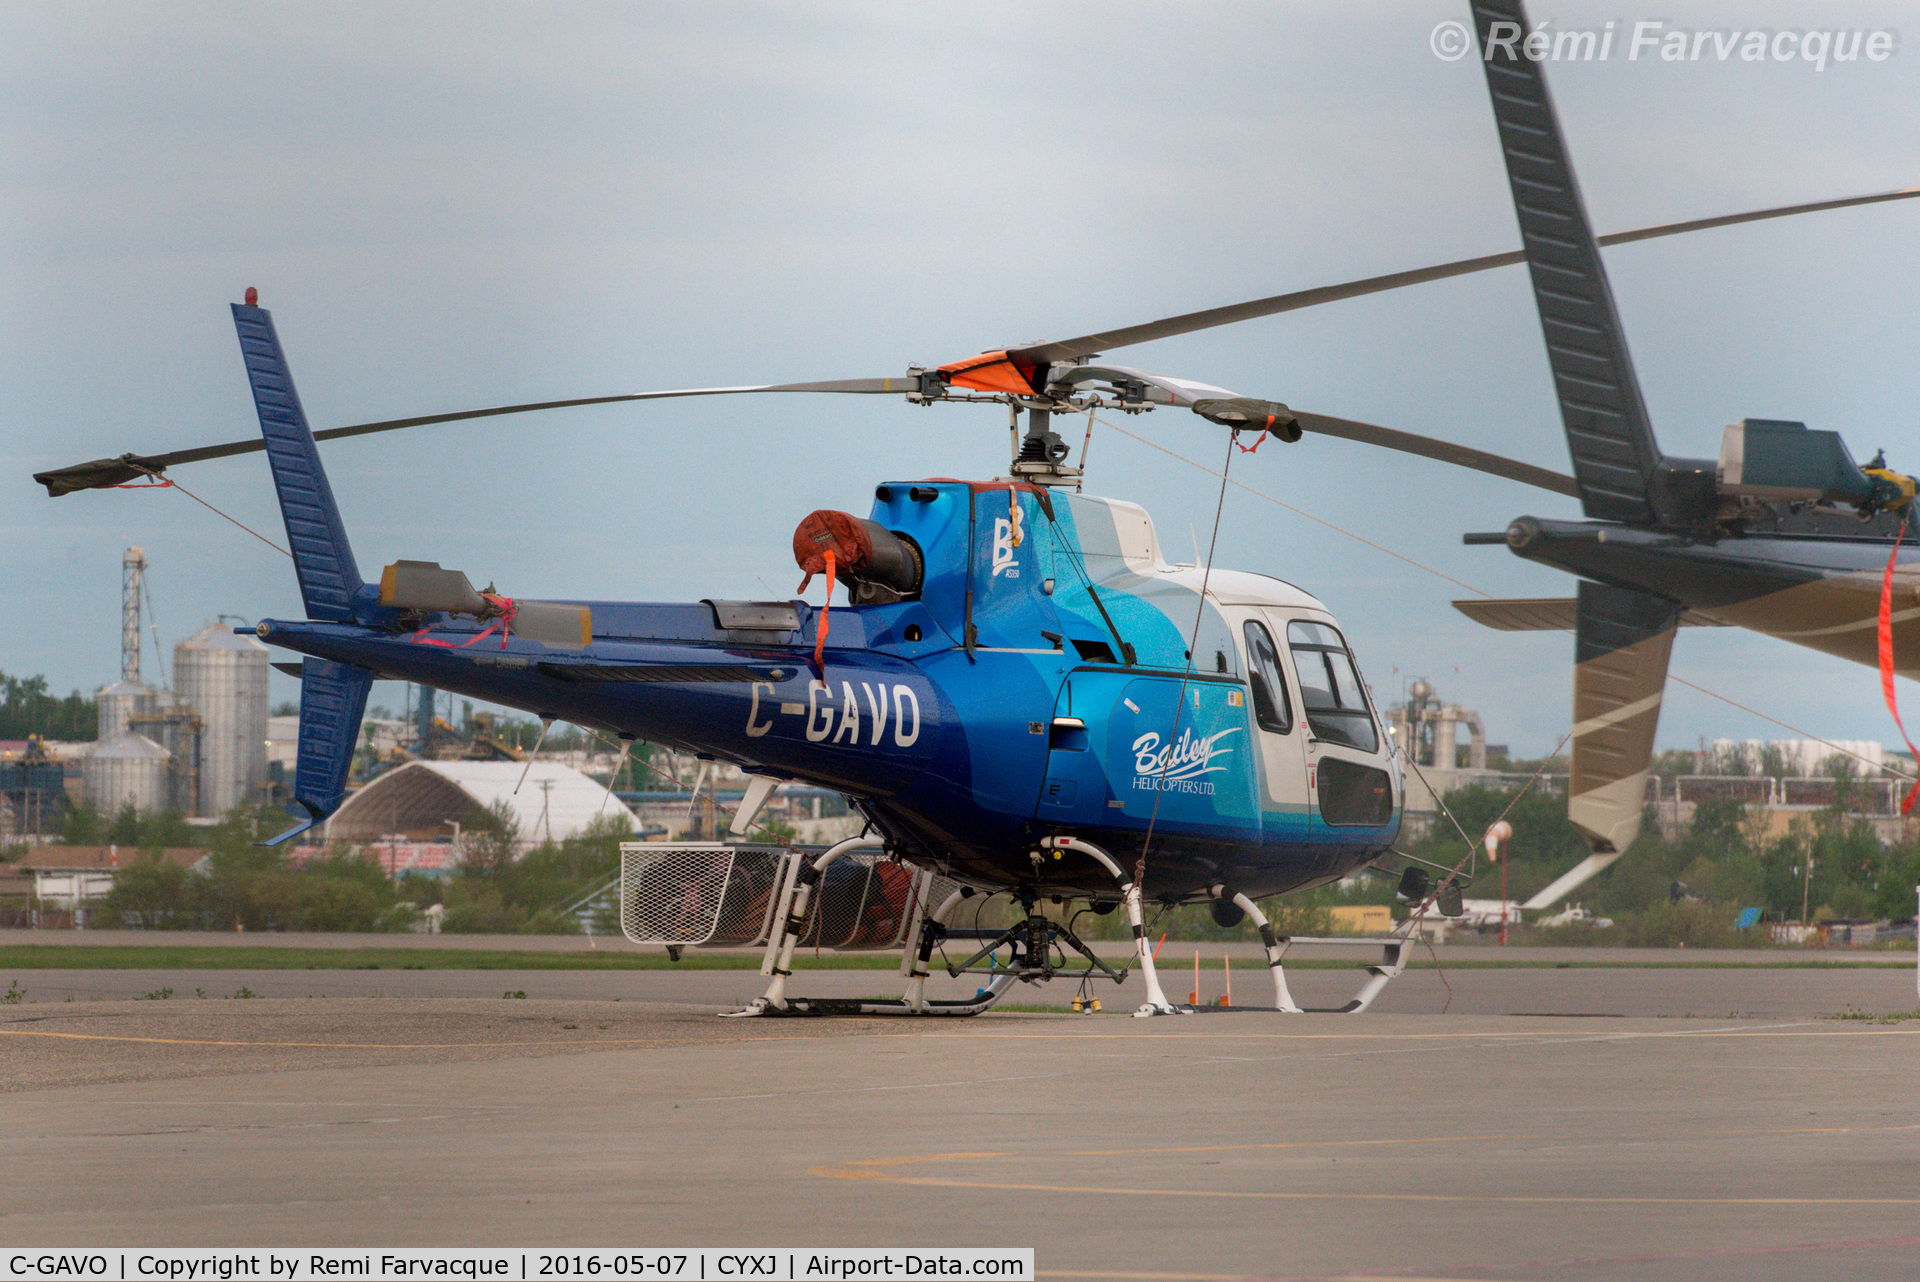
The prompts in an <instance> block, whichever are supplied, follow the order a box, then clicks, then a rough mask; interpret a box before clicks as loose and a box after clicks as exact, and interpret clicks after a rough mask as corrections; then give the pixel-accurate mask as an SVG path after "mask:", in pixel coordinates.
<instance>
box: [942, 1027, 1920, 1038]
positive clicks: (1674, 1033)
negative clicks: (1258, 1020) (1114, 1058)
mask: <svg viewBox="0 0 1920 1282" xmlns="http://www.w3.org/2000/svg"><path fill="white" fill-rule="evenodd" d="M907 1036H909V1037H921V1038H950V1039H959V1038H964V1039H967V1040H969V1041H981V1040H991V1039H995V1038H998V1039H1000V1040H1003V1041H1008V1040H1011V1041H1066V1040H1069V1039H1071V1040H1073V1041H1115V1040H1120V1039H1129V1040H1136V1041H1137V1040H1141V1038H1140V1036H1139V1035H1138V1034H1132V1033H962V1032H951V1033H939V1032H925V1033H909V1034H907ZM1147 1036H1148V1037H1151V1038H1152V1039H1154V1040H1157V1041H1232V1042H1257V1041H1301V1042H1324V1041H1341V1042H1347V1041H1353V1042H1364V1041H1381V1042H1405V1041H1486V1040H1488V1039H1496V1038H1516V1037H1561V1038H1566V1037H1577V1038H1579V1039H1580V1040H1582V1041H1595V1040H1600V1039H1607V1038H1610V1039H1613V1040H1616V1041H1626V1040H1629V1039H1632V1040H1649V1039H1652V1038H1665V1037H1673V1038H1680V1037H1920V1024H1916V1026H1915V1027H1912V1028H1905V1027H1900V1028H1838V1027H1836V1028H1755V1029H1743V1028H1703V1029H1699V1030H1693V1029H1685V1028H1675V1029H1671V1030H1664V1029H1662V1030H1654V1031H1645V1030H1634V1029H1620V1030H1618V1031H1612V1032H1610V1031H1608V1030H1607V1029H1606V1027H1605V1026H1604V1025H1602V1026H1598V1027H1596V1026H1593V1025H1582V1026H1580V1027H1579V1028H1558V1029H1552V1028H1522V1029H1512V1030H1507V1029H1484V1030H1482V1031H1480V1032H1477V1033H1464V1032H1463V1033H1226V1032H1220V1033H1149V1034H1147Z"/></svg>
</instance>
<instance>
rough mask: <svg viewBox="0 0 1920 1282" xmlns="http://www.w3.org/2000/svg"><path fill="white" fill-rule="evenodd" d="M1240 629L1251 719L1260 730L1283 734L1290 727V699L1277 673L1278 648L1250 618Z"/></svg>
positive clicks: (1291, 723)
mask: <svg viewBox="0 0 1920 1282" xmlns="http://www.w3.org/2000/svg"><path fill="white" fill-rule="evenodd" d="M1241 633H1242V635H1243V636H1245V637H1246V639H1247V684H1248V685H1250V686H1251V687H1252V688H1253V719H1254V720H1255V721H1257V722H1259V723H1260V728H1261V729H1262V730H1271V731H1273V732H1274V733H1275V734H1285V733H1287V732H1288V731H1289V730H1291V729H1293V703H1292V701H1291V700H1290V699H1288V698H1287V683H1286V680H1285V679H1284V678H1283V677H1281V675H1280V652H1279V651H1278V650H1276V649H1275V648H1274V645H1273V638H1272V637H1271V636H1269V635H1267V630H1266V629H1265V628H1263V627H1261V626H1260V624H1259V623H1258V622H1256V621H1255V620H1253V619H1248V620H1247V622H1246V625H1245V626H1244V627H1243V628H1242V629H1241Z"/></svg>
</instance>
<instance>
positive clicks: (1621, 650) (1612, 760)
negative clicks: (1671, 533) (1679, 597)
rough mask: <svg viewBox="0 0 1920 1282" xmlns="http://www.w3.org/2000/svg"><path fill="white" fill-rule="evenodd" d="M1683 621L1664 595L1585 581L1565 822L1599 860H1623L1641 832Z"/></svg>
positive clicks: (1575, 673)
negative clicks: (1677, 632) (1622, 855)
mask: <svg viewBox="0 0 1920 1282" xmlns="http://www.w3.org/2000/svg"><path fill="white" fill-rule="evenodd" d="M1679 623H1680V608H1679V607H1678V606H1677V605H1675V604H1674V603H1673V602H1671V601H1668V600H1666V599H1665V598H1664V597H1657V596H1651V595H1649V594H1647V593H1645V592H1635V591H1632V590H1631V589H1628V588H1615V587H1607V586H1604V585H1602V584H1599V583H1588V582H1586V581H1584V580H1583V581H1582V582H1581V584H1580V598H1579V624H1578V631H1577V633H1576V639H1575V642H1574V646H1575V651H1574V669H1573V723H1574V724H1573V778H1572V780H1571V782H1570V783H1569V785H1568V801H1567V817H1568V818H1569V819H1571V820H1572V821H1573V825H1574V827H1576V828H1578V829H1579V830H1580V832H1581V835H1582V836H1584V837H1586V839H1587V841H1588V843H1589V844H1591V845H1592V846H1593V849H1594V853H1595V854H1597V855H1609V854H1611V855H1616V856H1617V855H1618V854H1619V853H1620V852H1622V851H1624V850H1625V849H1626V848H1627V847H1628V846H1629V845H1630V844H1632V842H1633V839H1634V837H1635V836H1637V835H1638V834H1639V832H1640V812H1641V809H1642V807H1643V806H1644V805H1645V804H1646V796H1647V771H1648V767H1649V765H1650V764H1651V762H1652V759H1653V736H1654V731H1655V730H1657V729H1658V728H1659V725H1660V699H1661V695H1662V692H1663V691H1664V690H1665V688H1666V684H1667V659H1668V657H1669V656H1670V655H1671V654H1672V652H1673V631H1674V629H1675V628H1676V627H1678V626H1679ZM1609 862H1611V861H1609ZM1602 866H1604V865H1602ZM1594 871H1596V872H1597V871H1599V869H1597V868H1596V869H1595V870H1594Z"/></svg>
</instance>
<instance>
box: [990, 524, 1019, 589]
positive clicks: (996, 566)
mask: <svg viewBox="0 0 1920 1282" xmlns="http://www.w3.org/2000/svg"><path fill="white" fill-rule="evenodd" d="M1019 511H1020V509H1019V508H1014V509H1012V510H1011V511H1010V512H1009V513H1008V515H1006V516H1000V517H995V518H994V521H993V576H992V577H994V578H996V579H997V578H999V577H1000V576H1001V575H1003V574H1004V575H1006V576H1007V577H1008V578H1010V579H1017V578H1019V577H1020V564H1019V562H1017V561H1015V560H1014V559H1013V550H1014V549H1015V548H1017V547H1019V546H1020V544H1021V542H1022V539H1021V537H1020V517H1019Z"/></svg>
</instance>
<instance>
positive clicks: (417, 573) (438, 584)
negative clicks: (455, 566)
mask: <svg viewBox="0 0 1920 1282" xmlns="http://www.w3.org/2000/svg"><path fill="white" fill-rule="evenodd" d="M380 604H381V605H388V606H392V607H393V608H395V609H397V610H438V611H444V612H446V613H448V614H471V615H475V616H478V615H482V614H485V613H486V612H487V601H486V598H485V597H483V596H481V595H480V594H479V593H478V592H475V591H474V590H473V584H472V582H471V581H469V580H468V578H467V576H466V575H464V574H462V573H461V572H460V571H458V570H443V569H441V568H440V563H439V562H438V561H395V562H394V563H393V564H392V565H390V566H388V567H387V568H386V569H384V570H382V571H380Z"/></svg>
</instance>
